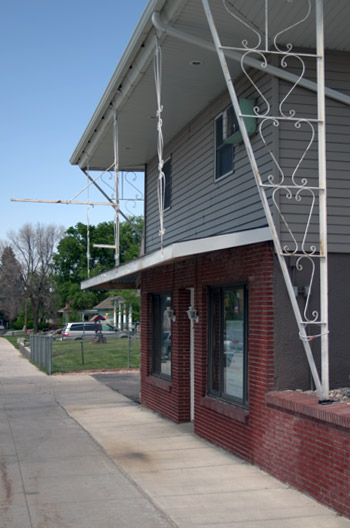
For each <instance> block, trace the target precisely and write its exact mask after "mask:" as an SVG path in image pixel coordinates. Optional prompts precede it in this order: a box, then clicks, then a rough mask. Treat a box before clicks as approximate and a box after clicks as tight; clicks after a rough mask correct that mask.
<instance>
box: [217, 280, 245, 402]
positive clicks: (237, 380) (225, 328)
mask: <svg viewBox="0 0 350 528" xmlns="http://www.w3.org/2000/svg"><path fill="white" fill-rule="evenodd" d="M247 313H248V311H247V288H246V286H245V285H237V286H235V285H232V286H224V287H213V288H210V290H209V325H208V326H209V365H208V366H209V368H208V373H209V379H208V392H209V394H210V395H212V396H214V397H217V398H220V399H223V400H226V401H229V402H232V403H237V404H238V405H241V406H244V407H246V406H247V405H248V375H247V367H248V361H247V335H248V333H247Z"/></svg>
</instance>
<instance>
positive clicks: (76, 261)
mask: <svg viewBox="0 0 350 528" xmlns="http://www.w3.org/2000/svg"><path fill="white" fill-rule="evenodd" d="M131 222H132V223H133V224H134V225H135V226H136V227H137V228H138V230H139V231H140V232H142V229H143V218H142V217H137V216H136V217H132V218H131ZM114 229H115V224H114V222H113V221H111V222H101V223H100V224H98V225H97V226H90V228H89V231H90V276H94V275H98V274H99V273H102V272H104V271H107V270H109V269H112V268H113V267H114V266H115V261H114V250H112V249H102V248H95V247H94V244H110V245H113V244H114V240H115V234H114ZM119 242H120V263H121V264H123V263H124V262H128V261H129V260H132V259H133V258H136V257H137V256H138V255H139V251H140V243H141V236H140V235H139V234H138V233H137V232H136V231H135V230H133V228H132V227H131V226H130V225H129V223H127V222H121V223H120V231H119ZM86 254H87V226H86V225H85V224H83V223H81V222H79V223H78V224H76V225H75V226H74V227H70V228H69V229H67V231H66V233H65V237H64V238H63V239H62V240H61V241H60V243H59V244H58V246H57V251H56V253H55V255H54V264H55V275H56V281H57V285H58V289H59V292H60V297H61V303H62V305H63V304H65V303H66V302H67V301H68V300H70V301H72V306H74V309H75V310H78V309H84V308H87V307H92V306H93V305H94V304H98V303H99V302H100V301H101V300H102V299H103V298H104V297H105V292H102V291H99V290H94V291H93V292H91V291H81V290H80V282H81V281H82V280H84V279H86V278H87V256H86ZM73 285H74V286H73Z"/></svg>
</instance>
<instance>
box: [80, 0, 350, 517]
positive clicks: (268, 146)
mask: <svg viewBox="0 0 350 528" xmlns="http://www.w3.org/2000/svg"><path fill="white" fill-rule="evenodd" d="M323 4H324V9H323ZM265 7H267V9H265ZM349 15H350V5H349V3H348V2H346V1H345V0H339V1H337V2H332V1H331V0H325V1H324V2H322V0H295V1H292V2H290V1H287V0H278V1H277V0H271V1H269V2H265V1H263V0H244V1H243V0H237V1H234V0H231V1H227V0H222V1H221V0H215V1H208V0H176V1H174V0H150V1H149V2H148V4H147V6H146V8H145V11H144V13H143V15H142V17H141V19H140V21H139V24H138V26H137V27H136V29H135V32H134V34H133V35H132V37H131V40H130V43H129V45H128V46H127V48H126V50H125V52H124V54H123V56H122V59H121V61H120V63H119V64H118V66H117V69H116V70H115V73H114V75H113V77H112V79H111V81H110V83H109V84H108V86H107V88H106V91H105V93H104V95H103V97H102V99H101V101H100V103H99V105H98V107H97V109H96V111H95V113H94V115H93V116H92V118H91V120H90V122H89V125H88V127H87V129H86V130H85V132H84V134H83V136H82V138H81V140H80V142H79V144H78V145H77V147H76V149H75V151H74V153H73V156H72V158H71V162H72V163H73V164H76V165H79V166H80V168H81V169H82V170H83V171H84V172H86V171H87V170H88V168H89V170H90V171H94V170H96V171H97V170H98V171H104V170H105V169H106V168H107V167H111V166H112V165H113V162H114V165H115V169H116V176H118V170H141V171H145V231H144V244H143V247H144V254H143V255H142V256H141V257H140V258H138V259H136V260H135V261H132V262H129V263H127V264H125V265H122V266H120V267H116V268H115V269H112V270H110V271H108V272H106V273H103V274H101V275H99V276H96V277H93V278H91V279H89V280H87V281H85V282H84V283H83V285H82V287H83V288H107V289H108V288H110V289H122V288H123V287H129V288H135V287H138V286H140V289H141V306H142V320H141V325H142V337H141V402H142V405H144V406H146V407H148V408H150V409H152V410H154V411H156V412H159V413H161V414H162V415H163V416H165V417H167V418H169V419H171V420H173V421H174V422H177V423H179V422H186V421H192V422H193V424H194V430H195V432H196V433H197V434H199V435H201V436H202V437H204V438H206V439H208V440H210V441H212V442H214V443H216V444H217V445H219V446H221V447H223V448H225V449H228V450H229V451H231V452H232V453H234V454H236V455H238V456H240V457H242V458H244V459H245V460H247V461H249V462H251V463H254V464H257V465H258V466H260V467H262V468H264V469H266V470H267V471H269V472H270V473H272V474H273V475H275V476H276V477H278V478H280V479H281V480H283V481H286V482H289V483H290V484H291V485H293V486H295V487H297V488H299V489H302V490H304V491H306V492H308V493H310V494H311V495H313V496H314V497H315V498H317V499H318V500H320V501H322V502H324V503H325V504H327V505H329V506H331V507H333V508H335V509H336V510H337V511H339V512H340V513H343V514H346V515H349V516H350V496H349V489H350V486H349V481H350V442H349V438H350V436H349V435H350V408H349V406H347V405H346V404H343V403H340V402H338V403H330V402H328V401H327V399H328V398H327V395H328V380H329V381H330V385H331V387H332V388H336V387H341V386H344V385H348V384H349V374H350V354H349V346H348V339H347V326H348V317H347V309H346V307H347V305H348V301H349V297H350V277H349V273H348V269H349V265H350V255H349V253H350V229H349V225H350V208H349V197H350V178H349V161H350V159H349V157H350V149H349V138H350V128H349V123H350V108H349V103H350V88H349V87H350V61H349V58H350V33H349V31H348V27H347V20H348V19H349ZM323 19H324V24H325V55H324V54H323V30H322V22H323ZM290 42H292V43H293V45H292V47H291V45H290V44H289V43H290ZM324 59H325V73H326V76H325V80H324V78H323V71H324ZM324 93H325V97H324ZM324 103H325V111H324V108H323V104H324ZM324 115H325V117H326V129H325V126H324ZM325 130H326V132H327V136H326V147H325V142H324V139H325ZM117 144H118V145H119V150H118V151H117V149H116V148H113V145H114V146H115V147H116V145H117ZM325 158H326V161H327V172H326V171H325ZM325 180H326V181H325ZM325 183H327V188H328V204H327V200H326V197H327V195H326V190H325V188H326V187H325ZM326 205H328V209H327V210H326V209H325V207H326ZM325 213H327V218H326V215H325ZM326 224H327V228H328V240H327V236H326V229H325V227H326ZM327 247H328V253H327ZM327 265H328V270H329V271H328V272H327ZM327 276H328V277H327ZM327 278H328V279H329V283H327ZM328 285H329V287H328ZM328 292H329V293H328ZM327 303H329V309H328V307H327ZM328 314H329V318H328ZM328 341H329V345H330V346H329V353H328ZM328 365H329V372H328ZM315 386H316V389H317V393H318V396H315V395H314V394H313V391H314V389H315ZM305 391H309V392H310V391H311V392H310V393H308V392H305ZM326 404H328V405H326Z"/></svg>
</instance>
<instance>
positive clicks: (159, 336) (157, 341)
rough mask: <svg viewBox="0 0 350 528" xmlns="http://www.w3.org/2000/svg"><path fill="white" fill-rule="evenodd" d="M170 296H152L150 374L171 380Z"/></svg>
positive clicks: (161, 294)
mask: <svg viewBox="0 0 350 528" xmlns="http://www.w3.org/2000/svg"><path fill="white" fill-rule="evenodd" d="M171 304H172V298H171V294H169V293H160V294H154V295H152V321H153V336H152V339H153V343H152V344H153V346H152V373H153V374H157V375H158V376H162V377H165V378H171V331H172V320H171V317H170V312H169V310H171Z"/></svg>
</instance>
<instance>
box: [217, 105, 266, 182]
mask: <svg viewBox="0 0 350 528" xmlns="http://www.w3.org/2000/svg"><path fill="white" fill-rule="evenodd" d="M239 106H240V110H241V113H242V116H243V120H244V124H245V129H246V132H247V134H248V136H249V137H251V136H253V135H254V134H255V131H256V116H255V111H254V106H255V101H254V99H243V98H240V99H239ZM242 142H243V138H242V134H241V132H240V129H239V125H238V120H237V116H236V114H235V111H234V109H233V107H232V105H231V106H229V107H228V108H226V110H224V111H223V112H221V114H219V115H218V116H217V118H216V119H215V180H219V179H220V178H223V177H224V176H227V175H228V174H232V173H233V172H234V158H235V148H236V147H235V145H239V144H241V143H242Z"/></svg>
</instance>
